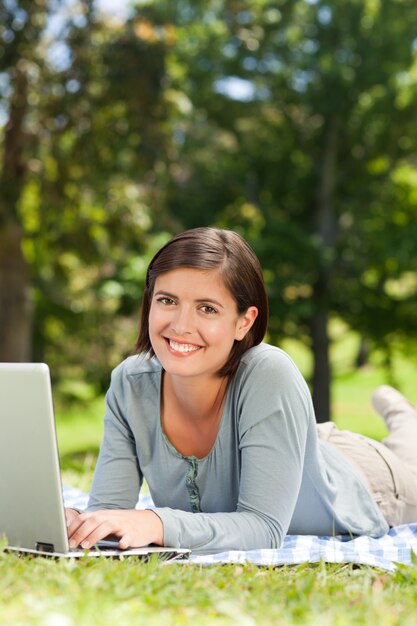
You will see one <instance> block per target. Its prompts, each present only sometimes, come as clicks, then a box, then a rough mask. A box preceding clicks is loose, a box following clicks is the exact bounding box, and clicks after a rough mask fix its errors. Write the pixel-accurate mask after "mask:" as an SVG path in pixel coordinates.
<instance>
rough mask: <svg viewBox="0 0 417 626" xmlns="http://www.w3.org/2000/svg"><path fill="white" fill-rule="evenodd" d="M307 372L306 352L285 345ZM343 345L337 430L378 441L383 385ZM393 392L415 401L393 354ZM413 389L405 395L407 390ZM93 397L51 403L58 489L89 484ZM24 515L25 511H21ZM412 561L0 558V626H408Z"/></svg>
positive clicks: (406, 371) (412, 367)
mask: <svg viewBox="0 0 417 626" xmlns="http://www.w3.org/2000/svg"><path fill="white" fill-rule="evenodd" d="M285 347H286V348H287V350H288V351H289V352H290V353H291V354H292V356H293V357H294V359H295V360H296V362H297V363H299V365H300V367H301V369H302V371H303V373H305V374H306V375H308V367H309V363H308V356H307V355H306V353H305V352H304V351H303V350H302V349H301V348H300V347H299V346H297V345H296V344H291V343H288V345H286V346H285ZM348 354H349V351H348V350H344V356H343V359H341V360H340V361H339V362H337V359H336V361H335V372H336V376H335V381H334V385H333V389H332V398H333V407H334V417H335V420H336V421H337V422H338V424H339V425H340V426H342V427H344V428H352V429H353V430H359V431H360V432H362V433H364V434H367V435H370V436H375V437H377V438H381V437H383V436H384V433H385V430H384V426H383V423H382V421H381V420H380V419H379V418H378V417H377V416H376V415H375V414H374V412H373V410H372V408H371V406H370V401H369V399H370V394H371V392H372V389H373V388H374V387H375V386H376V385H378V384H381V383H384V382H387V380H386V374H385V373H384V371H383V369H382V368H381V367H380V366H378V362H377V360H376V361H375V362H373V363H372V364H371V365H369V366H367V367H366V368H364V369H361V370H359V371H355V372H352V371H350V368H349V366H348ZM396 368H397V371H398V372H401V382H402V389H403V390H404V391H405V392H407V393H408V394H409V396H410V398H411V399H412V400H413V401H415V402H417V395H416V386H415V380H416V377H417V366H416V364H413V363H410V362H409V361H406V360H404V359H403V358H401V357H400V356H398V357H397V360H396ZM413 393H414V396H413ZM102 413H103V399H102V398H99V399H97V400H95V401H93V402H90V403H88V405H87V406H84V407H80V406H77V407H73V408H71V409H69V408H68V407H67V408H65V409H63V408H62V407H59V408H58V438H59V443H60V453H61V464H62V467H63V478H64V482H65V484H67V485H71V486H76V487H80V488H82V489H84V490H88V489H89V484H90V480H91V475H92V470H93V467H94V463H95V459H96V455H97V451H98V446H99V441H100V438H101V432H102V426H101V419H102ZM28 514H29V515H30V511H28ZM416 584H417V562H416V565H415V566H413V567H408V568H405V567H404V568H400V569H398V570H397V571H396V572H395V573H393V574H387V573H385V572H382V571H379V570H376V569H373V568H369V567H363V566H362V567H357V566H354V565H329V564H327V565H326V564H323V563H320V564H318V565H303V566H293V567H278V568H266V567H265V568H258V567H256V566H252V565H247V566H241V565H239V566H236V565H225V566H221V565H216V566H209V567H199V566H193V565H191V566H190V565H179V564H163V563H161V562H159V561H156V560H151V561H150V562H148V563H145V562H136V561H134V560H126V561H123V562H118V561H110V560H100V561H96V560H94V561H93V560H89V559H88V558H86V559H83V560H81V561H80V562H72V561H66V562H64V561H61V562H54V561H49V560H42V559H34V560H29V559H18V558H16V557H15V556H13V555H5V554H1V555H0V623H1V624H13V625H20V624H22V625H26V624H28V625H29V624H37V625H38V624H39V625H45V626H72V625H77V626H83V625H89V626H90V625H94V624H97V625H98V624H100V626H101V625H107V624H109V625H110V624H112V625H113V624H117V623H118V624H123V625H124V624H141V623H144V624H164V625H165V624H167V625H169V624H175V625H181V624H191V623H193V624H196V625H200V624H201V625H204V624H219V625H221V624H241V625H242V626H250V625H252V624H254V625H255V624H257V625H258V624H265V625H268V624H274V625H280V624H300V625H301V624H303V625H304V624H306V625H316V624H317V625H318V624H319V625H320V626H326V625H332V626H333V625H336V626H337V625H338V624H355V625H361V624H367V625H368V624H372V623H374V624H378V626H385V625H386V626H391V625H393V624H402V625H405V626H407V625H408V624H410V625H415V624H417V592H416Z"/></svg>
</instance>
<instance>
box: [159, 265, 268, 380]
mask: <svg viewBox="0 0 417 626" xmlns="http://www.w3.org/2000/svg"><path fill="white" fill-rule="evenodd" d="M256 316H257V309H256V307H249V309H248V310H247V311H246V312H245V313H243V314H242V315H239V314H238V312H237V307H236V302H235V300H234V298H233V296H232V295H231V293H230V292H229V290H228V289H227V288H226V286H225V285H224V283H223V281H222V279H221V277H220V274H219V272H217V271H216V270H198V269H189V268H180V269H175V270H172V271H169V272H166V273H164V274H161V275H160V276H158V278H157V279H156V281H155V287H154V290H153V295H152V300H151V308H150V312H149V337H150V341H151V344H152V348H153V350H154V352H155V354H156V356H157V357H158V359H159V361H160V362H161V364H162V367H163V368H164V370H165V371H166V372H167V373H168V374H170V375H172V376H203V377H207V376H208V377H214V376H216V374H217V372H218V371H219V370H220V369H221V368H222V367H223V365H224V364H225V363H226V362H227V359H228V357H229V355H230V351H231V349H232V347H233V344H234V342H235V341H236V340H237V341H240V340H241V339H243V337H244V336H245V335H246V333H247V332H248V330H249V329H250V328H251V326H252V324H253V322H254V321H255V318H256Z"/></svg>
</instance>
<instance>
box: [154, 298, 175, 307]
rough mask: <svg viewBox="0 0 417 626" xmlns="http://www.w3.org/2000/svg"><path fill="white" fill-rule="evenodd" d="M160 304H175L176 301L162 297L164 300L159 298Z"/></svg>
mask: <svg viewBox="0 0 417 626" xmlns="http://www.w3.org/2000/svg"><path fill="white" fill-rule="evenodd" d="M158 302H160V303H161V304H167V305H169V304H175V303H174V300H172V298H167V297H165V296H164V297H162V298H158Z"/></svg>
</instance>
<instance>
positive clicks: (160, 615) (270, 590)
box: [0, 555, 417, 626]
mask: <svg viewBox="0 0 417 626" xmlns="http://www.w3.org/2000/svg"><path fill="white" fill-rule="evenodd" d="M416 583H417V567H414V568H407V569H404V570H399V571H397V572H396V573H394V574H385V573H383V572H380V571H377V570H375V569H371V568H368V567H361V568H356V567H355V566H352V565H324V564H322V563H321V564H318V565H309V566H306V565H304V566H299V567H281V568H258V567H256V566H253V565H245V566H241V565H237V566H236V565H225V566H210V567H205V568H203V567H199V566H187V565H185V566H184V565H176V564H168V565H164V564H163V563H160V562H157V561H155V560H151V561H150V562H148V563H144V562H137V561H135V560H125V561H123V562H118V561H110V560H105V559H103V560H100V561H97V560H88V558H85V559H84V560H82V561H80V562H72V561H60V562H54V561H48V560H42V559H35V560H31V559H26V558H25V559H19V558H16V557H15V556H12V555H7V556H5V555H3V556H1V557H0V622H1V623H2V624H13V625H16V626H17V625H20V624H22V625H23V624H24V625H30V624H36V625H38V624H39V625H45V626H72V625H74V626H75V625H77V626H84V625H85V626H94V625H95V624H97V625H100V626H107V625H109V626H110V625H111V626H113V625H114V624H123V625H125V624H142V623H143V624H158V625H160V624H164V625H165V624H167V625H169V624H175V625H181V624H196V625H205V624H218V625H221V624H241V625H242V626H250V625H256V624H264V625H269V624H271V625H280V624H300V625H301V624H303V625H310V624H311V625H320V626H322V625H323V626H325V625H332V626H333V625H338V624H352V625H353V624H354V625H356V626H358V625H362V624H363V625H365V624H366V625H367V626H368V625H369V624H378V626H391V625H393V624H403V625H404V626H407V625H412V624H416V615H417V594H416V593H415V585H416Z"/></svg>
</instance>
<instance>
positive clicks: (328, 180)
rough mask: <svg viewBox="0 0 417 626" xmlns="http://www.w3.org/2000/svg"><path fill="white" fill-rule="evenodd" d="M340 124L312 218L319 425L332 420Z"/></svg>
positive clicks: (330, 137) (334, 127) (331, 135)
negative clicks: (330, 323)
mask: <svg viewBox="0 0 417 626" xmlns="http://www.w3.org/2000/svg"><path fill="white" fill-rule="evenodd" d="M337 135H338V121H337V119H336V118H333V119H331V120H330V122H329V124H328V126H327V129H326V134H325V137H324V147H323V155H322V158H321V159H320V162H319V172H318V177H319V185H318V192H317V204H316V207H315V211H314V216H313V233H314V235H315V237H316V238H317V240H318V242H319V246H320V249H319V261H318V265H317V279H316V283H315V286H314V293H313V302H314V312H313V314H312V317H311V320H310V332H311V342H312V350H313V359H314V363H313V381H312V385H313V403H314V408H315V411H316V418H317V421H319V422H326V421H328V420H330V419H331V404H330V385H331V367H330V358H329V343H330V342H329V335H328V317H329V302H330V290H331V286H330V282H331V273H332V263H333V256H334V248H335V244H336V236H337V220H336V208H335V199H334V189H335V182H336V180H335V179H336V158H337Z"/></svg>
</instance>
